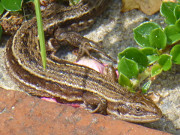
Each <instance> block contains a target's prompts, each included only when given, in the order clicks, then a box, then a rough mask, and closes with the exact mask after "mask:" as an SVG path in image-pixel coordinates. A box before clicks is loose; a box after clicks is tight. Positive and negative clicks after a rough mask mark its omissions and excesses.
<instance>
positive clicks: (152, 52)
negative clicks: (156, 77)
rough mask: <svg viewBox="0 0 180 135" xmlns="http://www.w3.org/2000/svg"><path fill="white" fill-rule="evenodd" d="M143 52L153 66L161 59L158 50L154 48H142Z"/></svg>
mask: <svg viewBox="0 0 180 135" xmlns="http://www.w3.org/2000/svg"><path fill="white" fill-rule="evenodd" d="M141 52H142V53H144V54H145V55H146V56H147V58H148V63H149V64H152V63H154V62H156V61H157V60H158V59H159V55H158V51H157V49H154V48H152V47H145V48H142V49H141Z"/></svg>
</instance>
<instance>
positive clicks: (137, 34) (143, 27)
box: [133, 22, 160, 47]
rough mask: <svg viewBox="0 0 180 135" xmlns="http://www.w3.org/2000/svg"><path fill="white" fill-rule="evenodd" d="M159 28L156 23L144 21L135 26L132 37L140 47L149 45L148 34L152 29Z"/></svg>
mask: <svg viewBox="0 0 180 135" xmlns="http://www.w3.org/2000/svg"><path fill="white" fill-rule="evenodd" d="M157 28H160V26H159V25H158V24H157V23H154V22H145V23H142V24H140V25H139V26H138V27H136V28H135V29H134V30H133V32H134V39H135V41H136V42H137V43H138V45H140V46H141V47H149V46H150V43H149V35H150V33H151V31H152V30H154V29H157Z"/></svg>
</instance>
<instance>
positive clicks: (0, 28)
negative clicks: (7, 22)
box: [0, 25, 2, 39]
mask: <svg viewBox="0 0 180 135" xmlns="http://www.w3.org/2000/svg"><path fill="white" fill-rule="evenodd" d="M1 36H2V27H1V25H0V39H1Z"/></svg>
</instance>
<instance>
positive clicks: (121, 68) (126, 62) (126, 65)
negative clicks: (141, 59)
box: [118, 57, 138, 79]
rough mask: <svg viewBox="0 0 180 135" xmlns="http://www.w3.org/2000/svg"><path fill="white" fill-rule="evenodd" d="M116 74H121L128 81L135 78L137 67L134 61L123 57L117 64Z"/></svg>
mask: <svg viewBox="0 0 180 135" xmlns="http://www.w3.org/2000/svg"><path fill="white" fill-rule="evenodd" d="M118 72H119V74H121V73H122V74H123V75H125V76H126V77H128V78H129V79H131V78H137V75H138V65H137V63H136V62H135V61H133V60H130V59H127V58H125V57H123V58H122V59H121V60H120V62H119V63H118Z"/></svg>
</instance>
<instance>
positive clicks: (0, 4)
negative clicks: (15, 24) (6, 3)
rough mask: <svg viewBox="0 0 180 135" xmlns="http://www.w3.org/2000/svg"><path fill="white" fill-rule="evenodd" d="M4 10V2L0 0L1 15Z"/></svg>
mask: <svg viewBox="0 0 180 135" xmlns="http://www.w3.org/2000/svg"><path fill="white" fill-rule="evenodd" d="M3 12H4V8H3V6H2V3H1V1H0V15H1V14H2V13H3Z"/></svg>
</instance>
